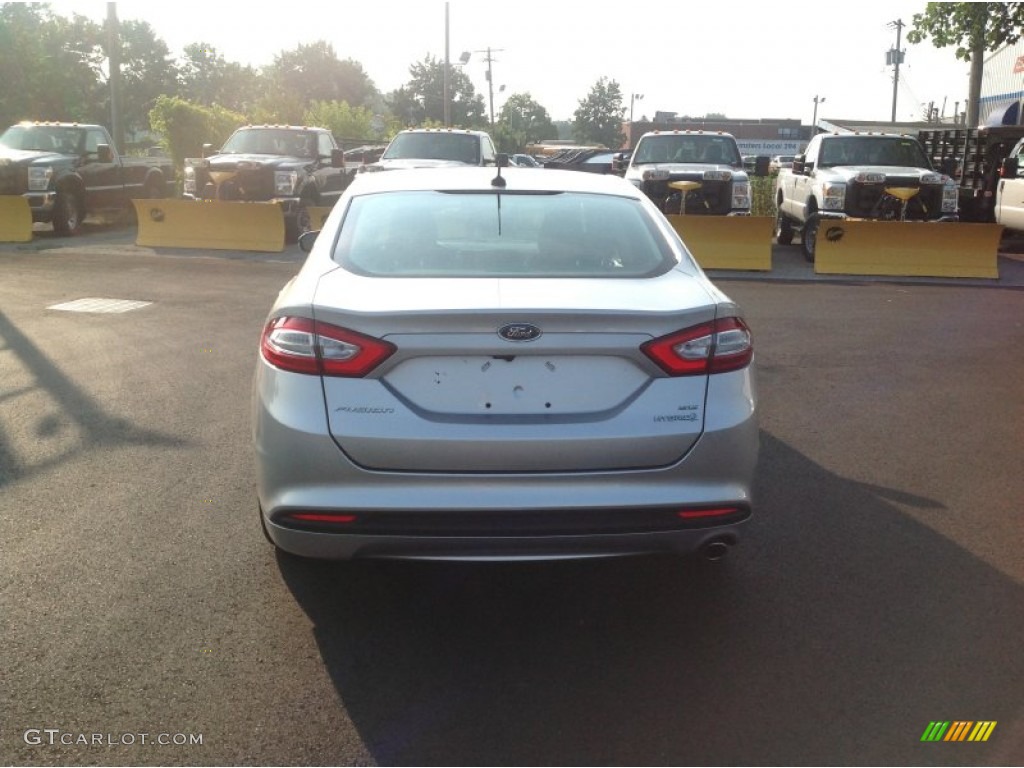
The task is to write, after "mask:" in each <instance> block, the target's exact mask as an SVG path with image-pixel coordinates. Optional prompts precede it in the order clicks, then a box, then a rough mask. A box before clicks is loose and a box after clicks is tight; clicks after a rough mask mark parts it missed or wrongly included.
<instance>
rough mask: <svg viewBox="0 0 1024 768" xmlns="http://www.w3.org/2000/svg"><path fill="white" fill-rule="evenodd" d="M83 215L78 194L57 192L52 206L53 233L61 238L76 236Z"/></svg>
mask: <svg viewBox="0 0 1024 768" xmlns="http://www.w3.org/2000/svg"><path fill="white" fill-rule="evenodd" d="M84 214H85V211H84V209H83V206H82V196H81V195H80V194H78V193H77V192H75V191H74V190H70V189H67V190H63V191H61V192H58V193H57V200H56V202H55V203H54V205H53V231H54V232H56V233H57V234H58V235H61V236H62V237H69V236H71V235H76V234H78V232H79V231H80V230H81V229H82V219H83V217H84Z"/></svg>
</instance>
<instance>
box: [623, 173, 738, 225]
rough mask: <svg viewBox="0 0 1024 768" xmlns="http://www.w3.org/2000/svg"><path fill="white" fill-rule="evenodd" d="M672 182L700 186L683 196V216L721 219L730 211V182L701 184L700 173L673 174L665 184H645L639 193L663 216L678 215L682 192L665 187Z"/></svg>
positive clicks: (704, 182)
mask: <svg viewBox="0 0 1024 768" xmlns="http://www.w3.org/2000/svg"><path fill="white" fill-rule="evenodd" d="M672 181H699V182H700V187H698V188H697V189H694V190H690V191H689V192H687V193H686V209H685V212H686V214H687V215H691V216H693V215H696V216H700V215H705V216H724V215H726V214H728V213H729V211H731V210H732V187H731V185H732V182H731V181H705V180H704V177H703V174H700V173H674V174H672V175H671V176H670V177H669V179H668V181H645V182H644V184H643V190H644V192H645V193H646V194H647V196H648V197H649V198H651V200H653V201H654V204H655V205H657V206H658V207H659V208H660V209H661V210H662V212H663V213H668V214H672V213H679V212H680V202H681V200H682V197H683V193H682V192H680V191H679V190H676V189H672V188H671V187H669V182H672Z"/></svg>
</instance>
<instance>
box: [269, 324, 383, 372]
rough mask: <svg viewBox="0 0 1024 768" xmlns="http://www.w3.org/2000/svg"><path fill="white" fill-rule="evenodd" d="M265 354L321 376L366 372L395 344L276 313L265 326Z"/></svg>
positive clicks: (283, 365) (279, 365)
mask: <svg viewBox="0 0 1024 768" xmlns="http://www.w3.org/2000/svg"><path fill="white" fill-rule="evenodd" d="M260 351H261V352H262V353H263V358H264V359H265V360H266V361H267V362H268V363H270V364H271V365H273V366H274V367H275V368H280V369H281V370H284V371H291V372H292V373H309V374H313V375H319V376H347V377H355V378H358V377H360V376H365V375H366V374H368V373H369V372H370V371H372V370H373V369H374V368H376V367H377V366H378V365H380V364H381V363H382V362H383V361H384V360H386V359H387V358H388V357H390V356H391V354H392V353H394V351H395V345H394V344H390V343H389V342H386V341H382V340H381V339H375V338H373V337H372V336H366V335H364V334H362V333H357V332H355V331H352V330H349V329H348V328H341V327H339V326H336V325H331V324H329V323H321V322H317V321H316V320H310V319H309V318H307V317H276V318H274V319H273V320H271V321H270V322H268V323H267V324H266V326H265V327H264V328H263V337H262V339H261V340H260Z"/></svg>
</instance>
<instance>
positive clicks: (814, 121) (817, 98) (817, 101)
mask: <svg viewBox="0 0 1024 768" xmlns="http://www.w3.org/2000/svg"><path fill="white" fill-rule="evenodd" d="M823 101H825V97H824V96H815V97H814V117H812V118H811V135H812V136H813V135H814V130H815V128H817V127H818V105H819V104H821V103H822V102H823Z"/></svg>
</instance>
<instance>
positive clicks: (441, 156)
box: [382, 133, 480, 165]
mask: <svg viewBox="0 0 1024 768" xmlns="http://www.w3.org/2000/svg"><path fill="white" fill-rule="evenodd" d="M382 159H383V160H456V161H458V162H460V163H466V164H468V165H479V164H480V139H479V138H477V137H476V136H474V135H472V134H468V133H400V134H398V135H397V136H395V138H394V139H393V140H392V142H391V144H390V145H388V148H387V150H385V152H384V154H383V156H382Z"/></svg>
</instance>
